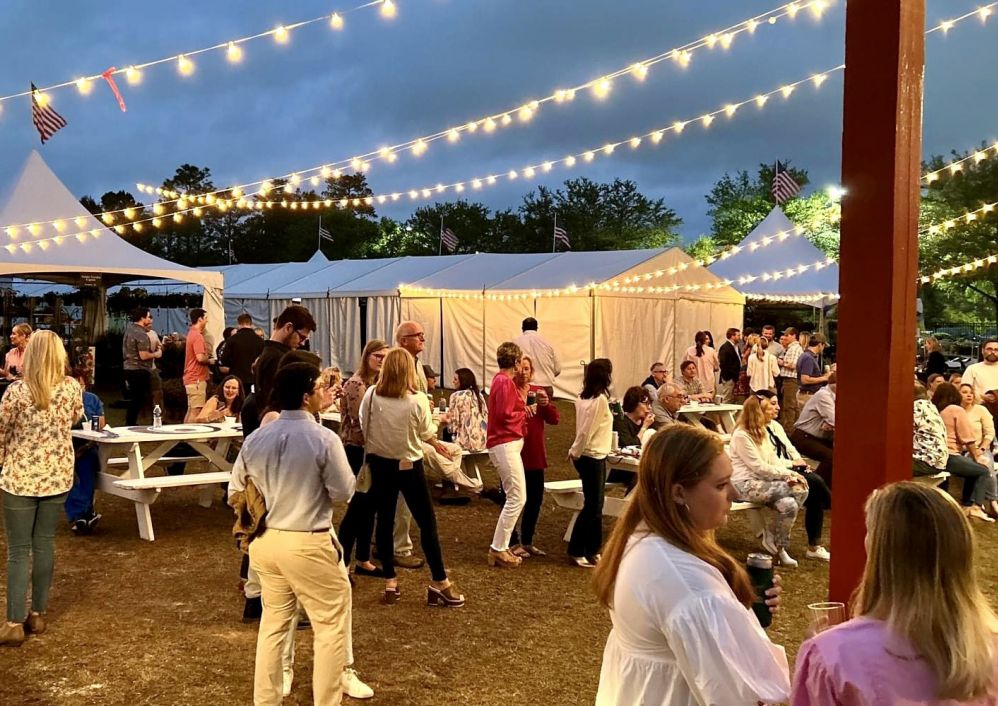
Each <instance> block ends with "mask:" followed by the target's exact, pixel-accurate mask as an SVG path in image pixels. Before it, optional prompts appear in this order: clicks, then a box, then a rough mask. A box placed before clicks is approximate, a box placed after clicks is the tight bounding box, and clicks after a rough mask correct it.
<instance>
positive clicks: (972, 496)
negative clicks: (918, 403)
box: [932, 382, 995, 522]
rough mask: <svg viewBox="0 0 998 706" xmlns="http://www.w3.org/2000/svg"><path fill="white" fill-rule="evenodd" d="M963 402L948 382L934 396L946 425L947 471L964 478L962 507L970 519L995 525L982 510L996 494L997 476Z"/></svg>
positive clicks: (933, 398)
mask: <svg viewBox="0 0 998 706" xmlns="http://www.w3.org/2000/svg"><path fill="white" fill-rule="evenodd" d="M962 401H963V400H962V398H961V397H960V391H959V390H958V389H957V388H956V387H955V386H953V385H951V384H950V383H948V382H943V383H940V384H939V385H938V386H937V387H936V391H935V392H933V393H932V404H934V405H935V406H936V409H938V410H939V416H941V417H942V418H943V424H945V425H946V446H947V447H948V449H949V458H948V459H947V460H946V470H947V471H948V472H949V473H950V475H954V476H959V477H960V478H963V495H962V497H961V500H960V504H961V505H963V507H964V512H965V513H966V514H967V517H973V518H975V519H978V520H982V521H984V522H994V520H993V519H992V518H990V517H988V515H987V513H985V512H984V510H983V509H982V507H983V506H984V505H985V503H987V495H994V494H995V488H994V477H993V476H992V475H991V473H990V472H989V471H988V468H987V466H985V465H984V463H985V461H984V458H983V456H982V454H981V450H980V449H979V448H978V447H977V443H976V441H975V440H974V432H973V429H972V428H971V426H970V421H969V420H968V419H967V412H966V410H965V409H964V408H963V407H962V406H961V402H962Z"/></svg>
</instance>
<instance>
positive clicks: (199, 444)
mask: <svg viewBox="0 0 998 706" xmlns="http://www.w3.org/2000/svg"><path fill="white" fill-rule="evenodd" d="M188 443H189V444H190V446H191V448H193V449H194V450H195V451H197V452H198V453H199V454H201V455H202V456H204V457H205V459H207V461H208V463H210V464H211V465H212V466H215V467H216V468H217V469H218V470H220V471H229V472H230V473H231V472H232V464H231V463H229V459H228V453H229V446H230V445H231V443H232V440H231V439H219V440H218V445H217V446H215V447H214V448H212V446H211V444H209V443H207V442H204V441H190V442H188ZM214 494H215V486H214V484H209V485H199V486H198V505H200V506H201V507H204V508H209V507H211V503H212V499H213V496H214Z"/></svg>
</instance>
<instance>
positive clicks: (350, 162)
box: [0, 0, 998, 228]
mask: <svg viewBox="0 0 998 706" xmlns="http://www.w3.org/2000/svg"><path fill="white" fill-rule="evenodd" d="M381 3H382V0H377V1H376V2H373V3H368V4H366V5H361V6H360V7H359V8H354V9H355V10H356V9H360V8H364V7H369V6H371V5H374V4H381ZM995 4H998V2H996V3H995ZM830 5H831V0H812V1H811V2H804V3H801V2H791V3H789V4H786V5H780V6H778V7H776V8H774V9H772V10H768V11H767V12H764V13H762V14H759V15H756V16H754V17H751V18H749V19H747V20H743V21H741V22H738V23H736V24H734V25H731V26H729V27H726V28H725V29H721V30H717V31H715V32H711V33H710V34H708V35H706V36H705V37H702V38H700V39H697V40H694V41H692V42H688V43H686V44H684V45H681V46H678V47H675V48H672V49H670V50H667V51H665V52H662V53H660V54H657V55H655V56H652V57H646V58H644V59H641V60H639V61H636V62H633V63H631V64H629V65H628V66H626V67H624V68H620V69H617V70H616V71H613V72H611V73H609V74H604V75H602V76H600V77H597V78H594V79H591V80H589V81H586V82H584V83H581V84H579V85H577V86H574V87H572V88H567V89H558V90H556V91H554V92H553V93H551V94H550V95H548V96H545V97H543V98H540V99H535V100H531V101H529V102H527V103H525V104H523V105H520V106H519V107H513V108H508V109H506V110H504V111H501V112H498V113H494V114H490V115H486V116H481V117H479V118H475V119H473V120H470V121H468V122H466V123H463V124H462V125H460V126H457V127H451V128H447V129H445V130H441V131H438V132H435V133H432V134H428V135H423V136H421V137H417V138H413V139H410V140H406V141H405V142H401V143H399V144H397V145H392V146H385V147H380V148H378V149H377V150H375V151H372V152H368V153H366V154H361V155H358V156H355V157H351V158H348V159H343V160H339V161H336V162H328V163H326V164H323V165H320V166H315V167H309V168H307V169H302V170H298V171H297V172H291V173H289V174H284V175H281V176H276V177H270V178H267V179H264V180H258V181H253V182H247V183H245V184H239V185H237V186H234V187H228V188H222V189H218V190H216V191H213V192H206V193H204V194H200V195H201V196H208V195H214V196H218V195H219V194H224V193H226V192H235V195H236V197H237V198H238V196H240V195H241V194H242V192H245V191H247V190H252V187H257V186H264V185H266V184H269V183H271V182H273V181H278V180H288V181H290V182H291V183H292V184H293V185H294V186H297V185H298V184H299V183H300V182H301V180H302V178H303V176H307V175H309V174H313V176H311V178H309V181H310V183H311V184H312V185H313V186H318V185H319V184H320V183H321V182H320V177H321V179H328V178H330V177H332V178H334V179H338V178H339V177H340V176H342V174H343V169H346V168H348V167H349V168H352V169H353V170H354V171H355V172H365V171H368V170H369V169H370V167H371V162H370V161H369V160H371V159H380V160H385V161H388V162H394V161H396V160H397V158H398V155H399V154H400V153H403V152H406V151H409V152H411V153H412V154H413V155H414V156H416V157H419V156H421V155H422V154H424V153H425V152H426V150H427V149H428V146H429V144H430V143H431V142H434V141H437V140H440V139H444V138H447V139H448V141H450V142H456V141H458V140H459V139H460V136H461V134H462V133H465V132H476V131H477V130H478V129H479V128H481V129H482V131H483V132H486V133H490V132H494V131H495V130H496V129H498V128H499V127H505V126H508V125H511V124H514V120H513V118H512V115H514V114H515V115H517V116H518V117H519V119H520V123H521V124H523V123H526V122H529V121H530V119H531V118H533V116H534V115H535V114H536V112H537V110H538V109H539V106H540V105H541V104H542V103H546V102H550V101H554V102H557V103H565V102H570V101H571V100H573V99H574V97H575V94H576V92H578V91H583V90H587V89H588V90H589V91H591V93H592V94H593V96H594V97H596V98H598V99H605V98H607V97H608V96H609V95H610V89H611V87H612V82H613V80H614V79H616V78H618V77H620V76H624V75H628V74H630V75H632V76H633V77H634V78H635V79H636V80H637V81H639V82H640V81H643V80H644V79H645V77H646V76H647V74H648V71H649V69H650V67H652V66H654V65H655V64H658V63H661V62H663V61H666V60H672V61H675V62H676V63H678V64H679V65H680V66H682V67H684V68H685V67H686V66H688V65H689V63H690V61H691V59H692V56H693V52H694V51H695V50H697V49H700V48H702V47H707V48H709V49H713V48H714V47H715V46H720V47H721V48H723V49H728V48H729V47H730V46H731V44H732V42H733V40H734V38H735V37H736V36H737V35H739V34H741V33H743V32H747V33H750V34H752V33H754V32H755V31H756V29H757V28H758V27H760V26H764V25H767V24H768V25H773V24H776V22H777V20H779V19H781V18H784V17H790V18H794V17H796V15H797V14H798V13H799V12H801V11H805V10H810V12H811V14H812V15H813V16H814V17H815V18H816V19H820V18H821V17H822V16H823V15H824V12H825V10H826V9H827V8H828V7H829V6H830ZM313 21H314V20H313ZM299 24H300V23H299ZM299 24H296V25H294V26H299ZM289 27H290V26H289ZM285 29H287V28H285ZM276 31H277V30H271V32H268V33H264V34H262V35H256V36H267V35H268V34H273V33H274V32H276ZM240 41H241V40H240ZM221 46H223V45H216V46H215V47H211V48H208V49H204V50H199V51H211V50H212V49H215V48H218V47H221ZM193 53H194V52H189V53H188V54H186V55H183V56H188V57H189V56H191V55H192V54H193ZM173 58H175V57H173ZM169 60H172V58H171V59H169ZM162 61H167V60H166V59H164V60H162ZM60 85H69V83H67V84H60ZM45 90H47V89H39V90H38V91H37V92H36V95H37V96H38V97H39V99H40V100H42V101H43V102H44V101H45V100H47V99H48V97H47V95H46V94H45V93H44V91H45ZM17 95H24V94H17ZM0 100H3V99H0ZM341 167H342V168H343V169H341ZM137 187H138V189H139V191H141V192H142V193H147V194H156V195H159V196H165V197H167V198H168V199H170V200H168V201H166V200H161V201H160V202H159V203H161V204H163V205H164V206H168V205H172V204H174V203H176V202H178V201H179V200H181V199H182V198H185V197H187V196H189V195H187V194H181V193H179V192H177V191H173V190H169V189H163V188H154V187H152V186H148V185H146V184H142V183H140V184H137ZM287 191H288V192H289V193H290V192H291V191H293V189H287ZM146 207H147V206H143V207H142V208H146ZM127 210H131V211H135V210H136V209H117V210H111V211H105V212H102V213H100V214H98V216H99V217H102V218H103V217H104V216H105V215H107V214H110V215H111V216H112V217H117V216H119V215H125V212H126V211H127ZM139 210H141V209H139ZM180 210H183V209H182V208H181V209H180ZM126 218H128V217H127V215H126ZM59 220H64V219H58V218H55V219H52V220H50V221H39V222H37V223H35V224H34V225H37V226H43V225H55V223H56V222H57V221H59ZM128 220H131V219H130V218H128ZM105 222H108V221H107V220H105ZM110 222H111V223H113V222H114V219H113V218H112V220H111V221H110ZM29 225H31V224H28V223H17V224H5V225H3V226H0V228H5V227H9V226H16V227H22V228H26V227H28V226H29Z"/></svg>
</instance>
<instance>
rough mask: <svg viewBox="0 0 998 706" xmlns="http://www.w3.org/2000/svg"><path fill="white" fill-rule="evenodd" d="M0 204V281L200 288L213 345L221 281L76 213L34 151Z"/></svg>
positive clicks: (100, 324)
mask: <svg viewBox="0 0 998 706" xmlns="http://www.w3.org/2000/svg"><path fill="white" fill-rule="evenodd" d="M0 204H2V205H0V230H4V232H5V238H4V240H5V242H4V243H2V245H3V248H2V249H0V276H18V277H23V278H28V279H36V280H48V281H52V282H60V283H64V284H72V285H80V284H81V282H82V279H81V276H80V275H81V274H88V275H92V276H96V277H97V281H98V282H99V289H100V290H101V292H106V290H107V287H108V286H110V285H114V284H120V283H121V282H127V281H130V280H133V279H139V278H142V277H150V278H158V279H159V278H161V279H173V280H179V281H182V282H190V283H193V284H197V285H200V286H201V287H202V288H203V289H204V308H205V309H206V310H207V311H208V322H209V328H210V330H211V332H212V333H213V334H214V336H215V340H216V341H217V340H219V339H220V337H221V331H222V327H223V325H224V321H223V318H224V317H223V304H222V284H223V279H222V274H221V273H220V272H216V271H208V270H199V269H194V268H190V267H184V266H183V265H178V264H176V263H173V262H170V261H168V260H164V259H162V258H159V257H156V256H155V255H151V254H149V253H147V252H145V251H144V250H141V249H140V248H137V247H135V246H134V245H132V244H130V243H128V242H126V241H125V240H122V239H121V238H119V237H118V235H117V234H116V233H115V232H114V231H112V230H110V229H108V228H107V227H106V226H105V225H104V224H103V223H101V222H100V221H99V220H97V219H96V218H95V217H94V216H93V215H92V214H91V213H90V212H89V211H87V210H86V209H85V208H83V206H82V205H81V204H80V202H79V201H78V200H77V198H76V197H75V196H73V194H72V193H70V191H69V189H67V188H66V186H65V185H64V184H63V183H62V182H61V181H60V180H59V178H58V177H57V176H56V175H55V174H54V173H53V172H52V170H51V169H50V168H49V167H48V165H47V164H45V161H44V160H43V159H42V158H41V155H39V154H38V152H36V151H34V150H33V151H32V152H31V154H30V155H29V156H28V159H27V160H26V161H25V163H24V166H23V167H22V168H21V172H20V174H19V175H18V176H17V178H16V179H15V180H14V182H13V186H12V187H11V188H10V191H9V192H8V194H7V196H6V198H5V199H4V200H2V201H0ZM53 219H60V220H61V223H60V224H59V225H60V226H61V229H59V228H57V227H56V226H55V224H51V223H48V221H51V220H53ZM34 223H38V224H44V225H38V226H37V228H36V229H35V230H36V231H37V232H36V233H34V234H33V233H31V232H30V231H29V229H28V226H29V224H34ZM11 226H17V229H16V230H15V229H14V228H11ZM89 281H91V282H92V281H94V280H92V279H91V280H89ZM90 325H91V326H92V327H93V329H94V334H95V335H96V334H97V333H99V332H100V331H102V330H103V328H104V316H103V313H101V315H96V316H95V317H94V319H93V321H91V322H90Z"/></svg>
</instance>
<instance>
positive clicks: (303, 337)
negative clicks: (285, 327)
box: [295, 329, 312, 343]
mask: <svg viewBox="0 0 998 706" xmlns="http://www.w3.org/2000/svg"><path fill="white" fill-rule="evenodd" d="M295 333H297V334H298V338H299V340H300V341H301V342H302V343H304V342H305V341H307V340H308V339H309V337H310V336H311V335H312V332H311V331H305V332H304V333H302V332H301V331H299V330H298V329H295Z"/></svg>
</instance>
